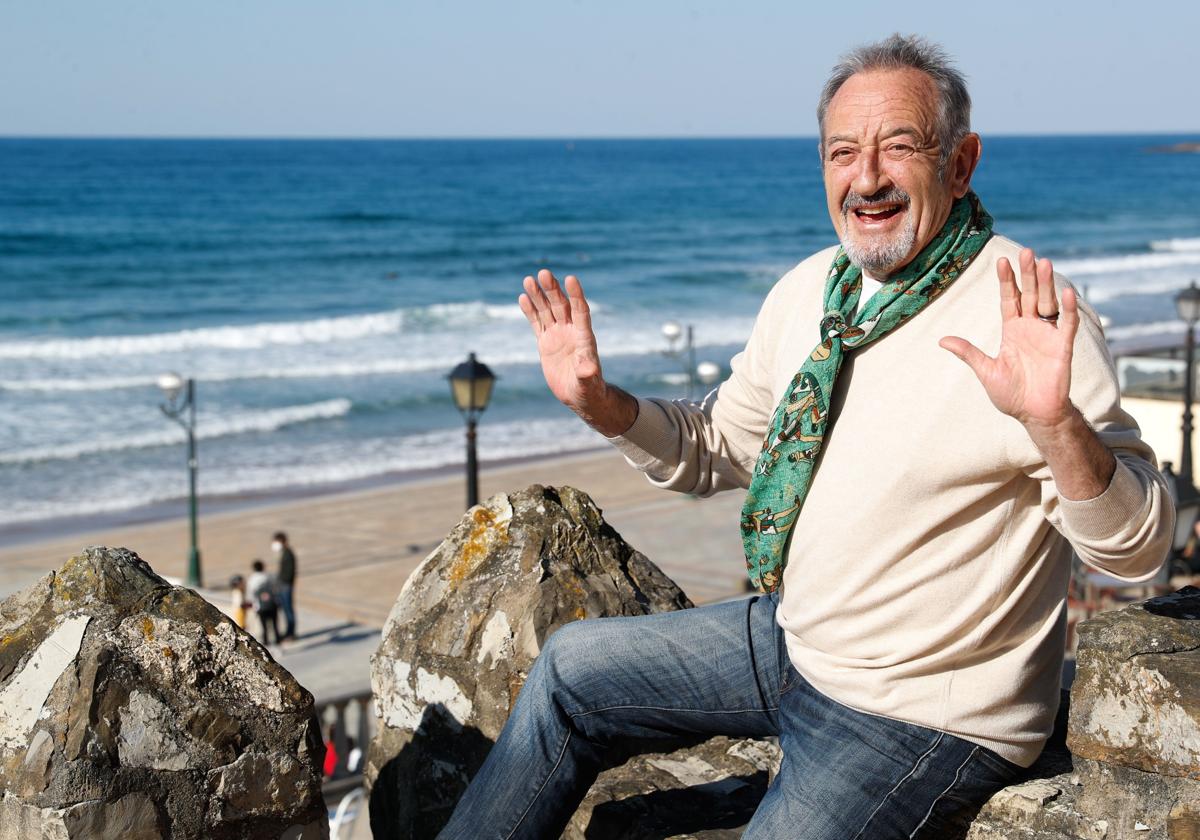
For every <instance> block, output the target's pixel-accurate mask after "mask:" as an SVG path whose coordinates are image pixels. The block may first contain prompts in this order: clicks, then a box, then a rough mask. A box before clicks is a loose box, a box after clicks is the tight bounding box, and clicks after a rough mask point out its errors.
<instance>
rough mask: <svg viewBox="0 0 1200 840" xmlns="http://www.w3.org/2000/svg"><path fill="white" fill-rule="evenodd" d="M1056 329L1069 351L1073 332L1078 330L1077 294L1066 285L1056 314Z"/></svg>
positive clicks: (1071, 348) (1073, 343) (1073, 345)
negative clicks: (1057, 314)
mask: <svg viewBox="0 0 1200 840" xmlns="http://www.w3.org/2000/svg"><path fill="white" fill-rule="evenodd" d="M1058 329H1059V332H1061V333H1062V334H1063V344H1064V346H1065V349H1066V350H1067V351H1068V352H1070V351H1072V350H1073V349H1074V347H1075V333H1077V332H1079V296H1078V295H1077V294H1076V293H1075V290H1074V289H1073V288H1072V287H1070V286H1067V287H1065V288H1064V289H1063V291H1062V304H1061V309H1060V312H1059V316H1058Z"/></svg>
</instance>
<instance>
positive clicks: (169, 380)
mask: <svg viewBox="0 0 1200 840" xmlns="http://www.w3.org/2000/svg"><path fill="white" fill-rule="evenodd" d="M158 387H159V388H161V389H162V392H163V394H164V395H165V396H166V398H167V401H166V402H165V403H163V404H162V405H160V406H159V408H161V409H162V413H163V414H165V415H166V416H167V417H169V418H171V419H172V420H174V421H175V422H176V423H178V424H179V425H180V426H182V427H183V430H184V432H186V433H187V442H188V460H187V463H188V519H189V522H190V525H191V533H192V542H191V548H189V549H188V567H187V585H188V586H193V587H199V586H203V585H204V584H203V581H202V578H201V576H200V549H199V548H198V545H197V539H196V469H197V463H196V381H195V380H194V379H192V378H190V377H189V378H188V379H184V378H183V377H182V376H180V375H179V374H178V373H164V374H163V375H162V376H160V377H159V378H158ZM181 394H182V395H183V398H182V399H180V395H181Z"/></svg>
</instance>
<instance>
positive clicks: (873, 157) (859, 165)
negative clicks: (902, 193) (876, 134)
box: [851, 146, 889, 195]
mask: <svg viewBox="0 0 1200 840" xmlns="http://www.w3.org/2000/svg"><path fill="white" fill-rule="evenodd" d="M854 165H855V167H856V168H855V171H854V182H853V183H852V184H851V187H852V188H853V189H854V191H855V192H856V193H858V194H859V195H874V194H875V193H877V192H879V190H880V189H882V188H883V187H886V186H888V183H889V182H888V178H887V174H886V173H885V172H884V171H883V168H882V167H881V166H880V157H879V148H878V147H876V146H867V147H865V148H863V149H862V151H860V152H859V155H858V159H857V160H855V161H854Z"/></svg>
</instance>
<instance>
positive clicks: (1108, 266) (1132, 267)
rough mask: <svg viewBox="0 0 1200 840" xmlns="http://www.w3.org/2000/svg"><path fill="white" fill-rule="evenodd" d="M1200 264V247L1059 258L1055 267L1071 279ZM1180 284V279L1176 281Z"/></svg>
mask: <svg viewBox="0 0 1200 840" xmlns="http://www.w3.org/2000/svg"><path fill="white" fill-rule="evenodd" d="M1184 265H1200V249H1196V250H1191V249H1182V248H1181V249H1179V251H1178V252H1172V253H1150V254H1120V255H1114V256H1104V257H1082V258H1077V259H1064V260H1058V261H1056V262H1055V263H1054V268H1055V270H1056V271H1059V272H1061V273H1063V274H1065V275H1066V276H1067V277H1070V278H1071V279H1073V280H1074V279H1076V278H1079V277H1085V276H1088V275H1093V274H1127V273H1131V272H1139V271H1145V270H1147V269H1162V268H1174V267H1176V266H1184ZM1175 283H1176V285H1178V280H1176V281H1175Z"/></svg>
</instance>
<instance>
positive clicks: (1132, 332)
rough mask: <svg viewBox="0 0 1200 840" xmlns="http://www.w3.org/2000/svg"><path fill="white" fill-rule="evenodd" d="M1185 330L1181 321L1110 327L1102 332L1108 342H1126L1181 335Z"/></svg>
mask: <svg viewBox="0 0 1200 840" xmlns="http://www.w3.org/2000/svg"><path fill="white" fill-rule="evenodd" d="M1186 328H1187V325H1186V324H1184V323H1183V321H1153V322H1150V323H1147V324H1129V325H1127V326H1124V327H1111V328H1109V329H1107V330H1105V331H1104V336H1105V338H1107V339H1108V340H1109V341H1127V340H1129V339H1132V338H1152V337H1154V336H1159V335H1171V334H1174V333H1181V332H1183V331H1184V330H1185V329H1186Z"/></svg>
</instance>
